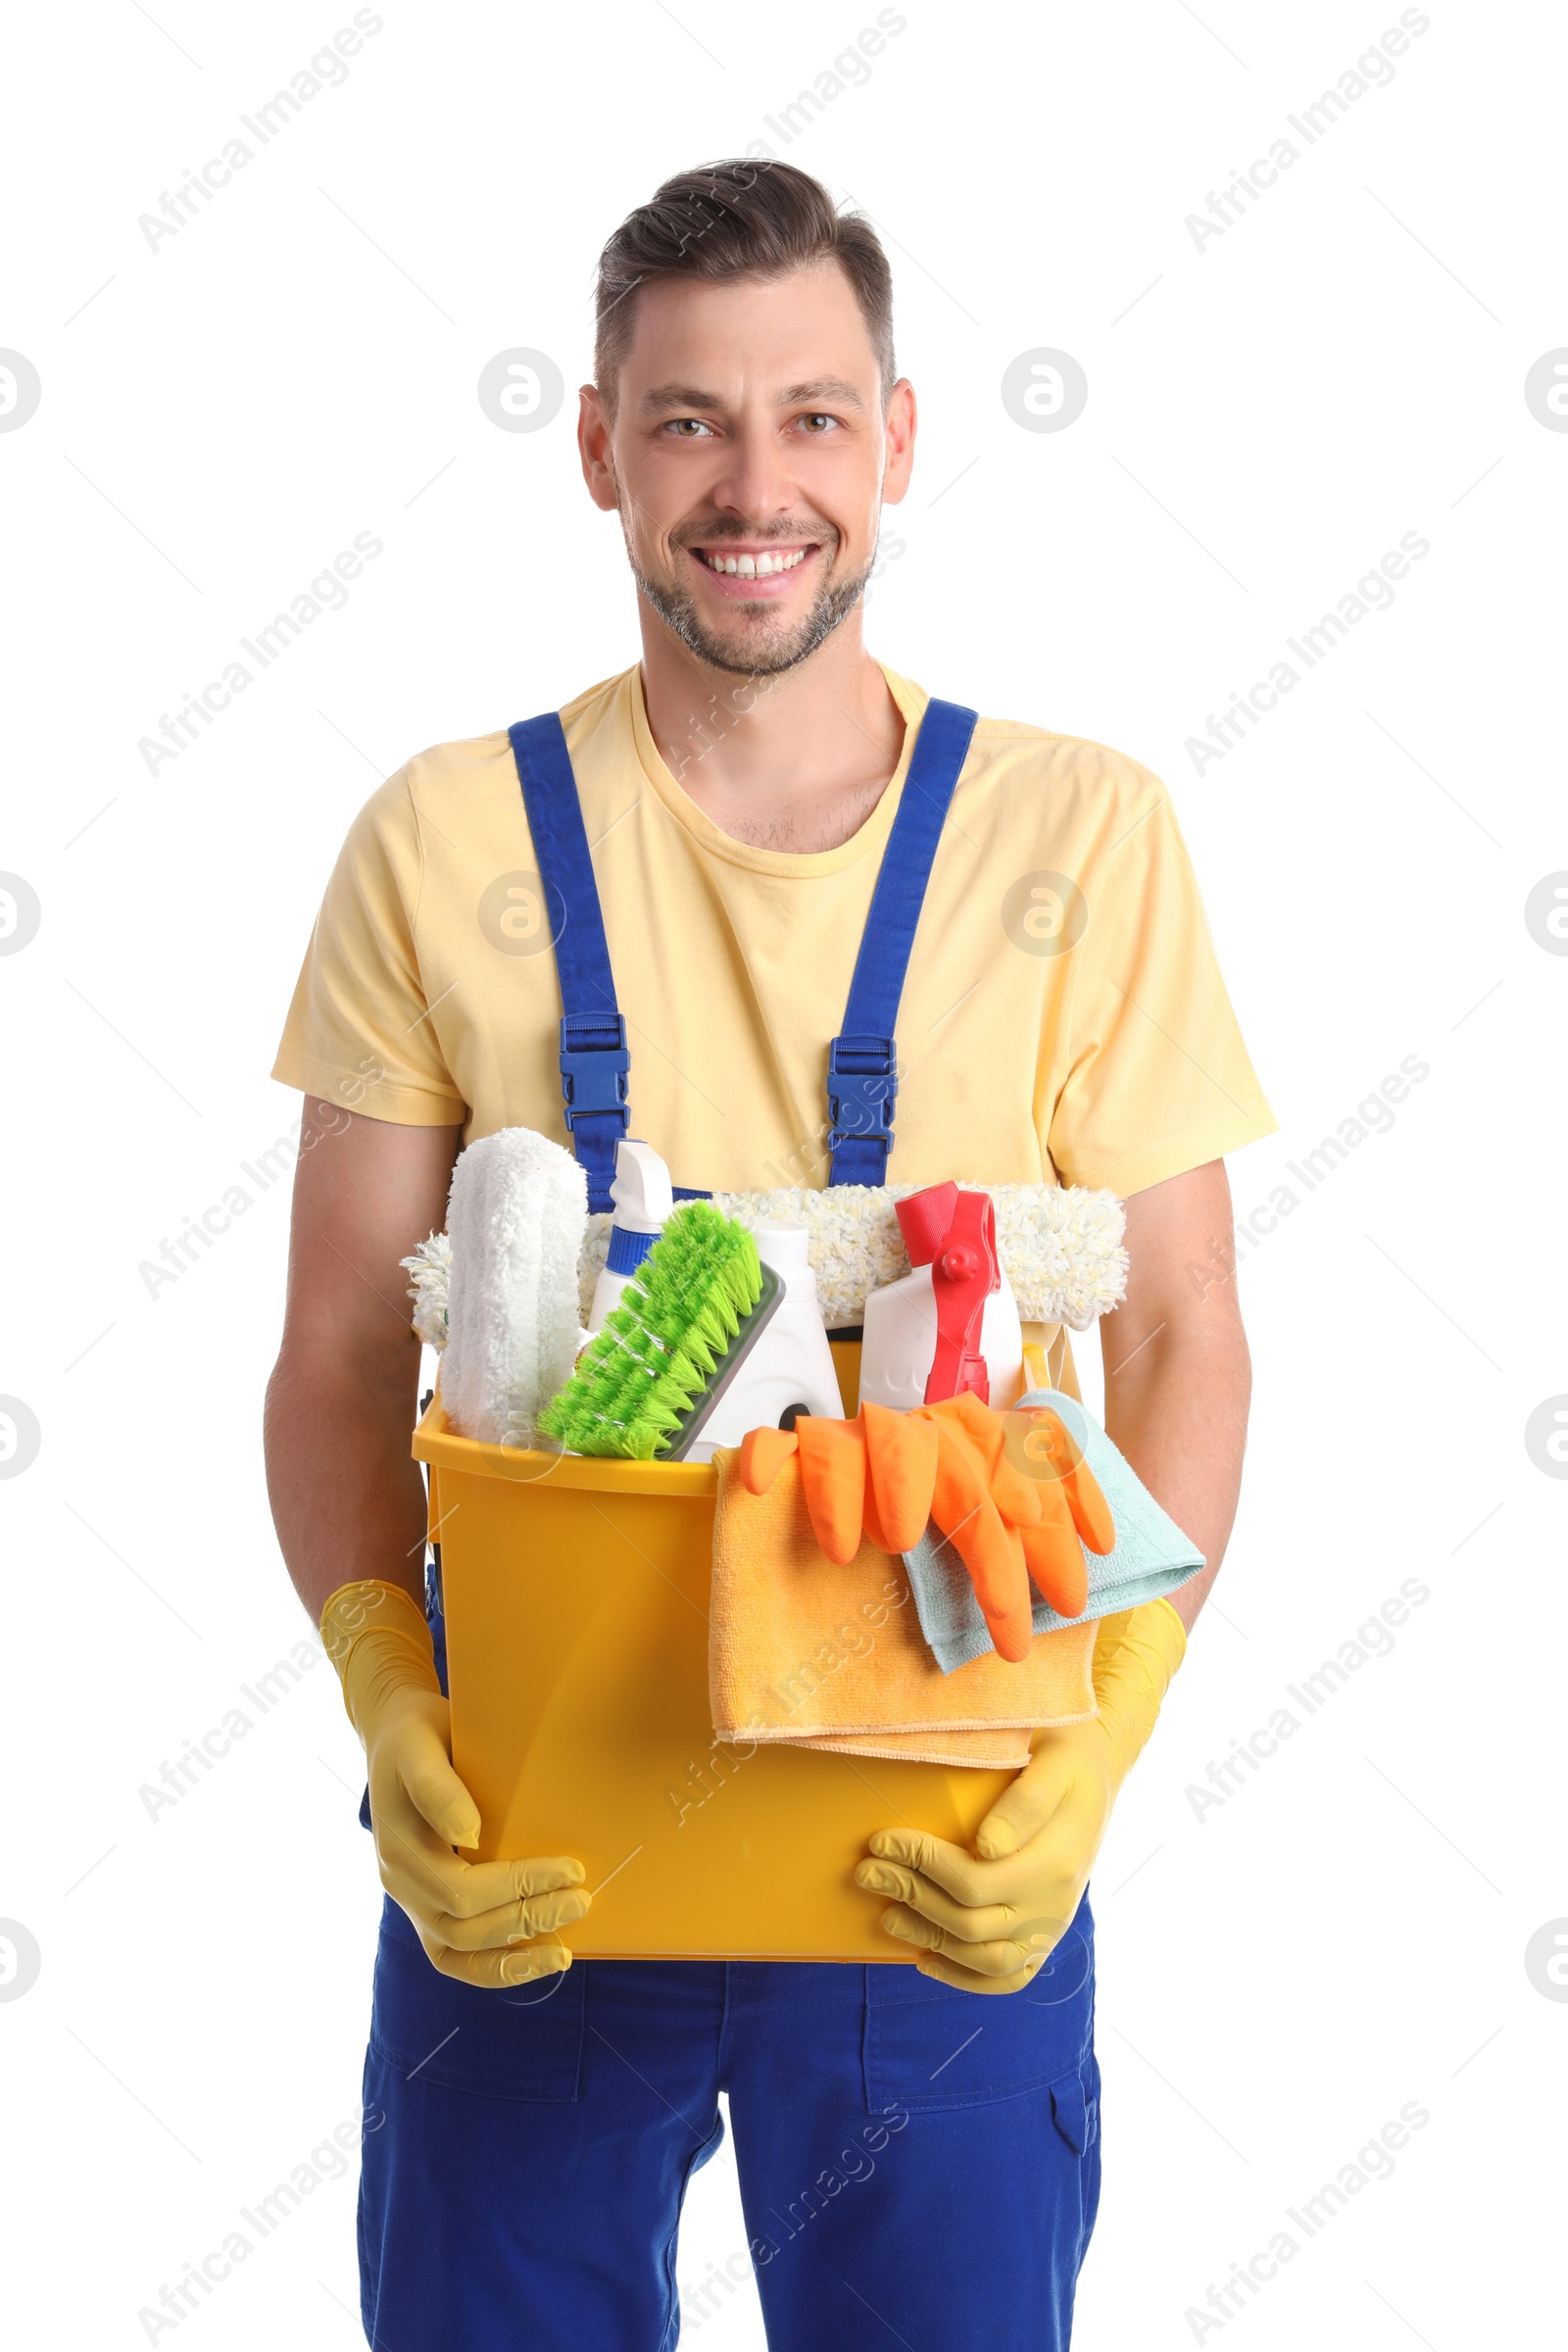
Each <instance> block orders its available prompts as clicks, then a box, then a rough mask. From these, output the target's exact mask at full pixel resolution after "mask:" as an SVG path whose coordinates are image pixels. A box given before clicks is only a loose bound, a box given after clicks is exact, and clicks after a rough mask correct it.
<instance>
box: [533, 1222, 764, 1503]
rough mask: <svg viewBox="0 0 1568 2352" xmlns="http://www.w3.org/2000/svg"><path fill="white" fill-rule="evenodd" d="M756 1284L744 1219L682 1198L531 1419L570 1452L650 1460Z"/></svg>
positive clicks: (751, 1299) (719, 1355) (726, 1342)
mask: <svg viewBox="0 0 1568 2352" xmlns="http://www.w3.org/2000/svg"><path fill="white" fill-rule="evenodd" d="M761 1291H762V1267H761V1260H760V1258H759V1256H758V1254H757V1244H756V1242H755V1241H754V1240H753V1238H752V1236H751V1235H750V1234H749V1233H748V1232H747V1230H746V1228H745V1226H744V1225H738V1224H737V1223H736V1222H735V1220H734V1218H733V1217H726V1216H724V1215H723V1214H722V1213H721V1211H720V1210H718V1209H716V1208H714V1207H713V1206H712V1205H711V1203H710V1202H709V1201H687V1202H686V1203H684V1205H683V1206H681V1207H680V1208H677V1209H676V1210H675V1211H674V1212H673V1214H672V1215H671V1216H669V1217H667V1218H666V1219H665V1222H664V1229H663V1231H662V1233H661V1235H660V1237H659V1239H658V1241H657V1242H655V1244H654V1246H653V1248H652V1249H651V1250H649V1252H648V1255H647V1256H646V1257H645V1258H644V1259H643V1262H642V1264H641V1265H640V1266H639V1267H638V1269H637V1271H636V1273H635V1274H634V1275H633V1277H632V1279H631V1281H630V1282H629V1283H628V1284H627V1285H626V1288H625V1289H624V1290H623V1291H622V1292H621V1295H620V1298H619V1299H618V1301H617V1302H616V1304H615V1306H614V1307H613V1309H612V1311H611V1313H610V1314H609V1315H608V1316H607V1318H606V1320H605V1325H604V1328H603V1330H602V1331H600V1332H597V1333H596V1334H595V1336H594V1338H593V1339H591V1340H590V1341H589V1343H588V1346H587V1347H586V1348H584V1350H583V1352H582V1354H581V1356H580V1357H579V1358H578V1361H577V1368H576V1370H575V1371H574V1372H573V1373H572V1376H571V1378H570V1379H569V1380H568V1381H567V1383H566V1385H565V1387H564V1389H563V1390H562V1391H561V1392H560V1394H559V1396H557V1397H553V1398H552V1399H551V1401H550V1403H549V1404H548V1405H547V1406H546V1407H545V1409H544V1411H543V1412H542V1413H541V1414H540V1416H539V1426H540V1428H541V1429H542V1430H544V1431H546V1432H547V1433H548V1434H549V1435H550V1436H551V1437H553V1438H556V1439H559V1441H560V1443H561V1444H562V1445H563V1446H565V1447H566V1448H567V1449H568V1451H570V1452H572V1453H596V1454H619V1455H622V1456H624V1457H625V1458H626V1459H627V1460H630V1461H635V1462H650V1461H652V1460H654V1458H655V1457H656V1455H657V1454H658V1453H659V1452H660V1451H661V1450H662V1447H663V1446H665V1445H667V1444H668V1442H669V1440H670V1439H671V1438H672V1437H673V1436H674V1434H675V1432H676V1430H677V1429H678V1428H679V1427H680V1423H681V1418H682V1416H683V1415H684V1414H685V1413H686V1412H688V1411H689V1410H690V1408H691V1406H692V1405H693V1404H694V1403H695V1402H696V1401H697V1399H698V1397H701V1395H702V1393H703V1391H704V1390H705V1389H706V1388H707V1387H708V1385H709V1383H710V1381H711V1379H712V1377H713V1374H714V1373H715V1372H716V1371H717V1369H718V1367H719V1365H720V1364H721V1363H722V1361H723V1359H724V1357H725V1355H726V1354H727V1352H728V1350H729V1347H730V1343H731V1342H732V1341H733V1339H734V1337H735V1335H736V1333H737V1332H738V1331H739V1329H740V1326H741V1323H742V1321H743V1320H744V1318H745V1317H746V1316H747V1315H749V1314H750V1313H751V1311H752V1309H753V1307H754V1306H755V1305H756V1304H757V1301H758V1299H760V1296H761Z"/></svg>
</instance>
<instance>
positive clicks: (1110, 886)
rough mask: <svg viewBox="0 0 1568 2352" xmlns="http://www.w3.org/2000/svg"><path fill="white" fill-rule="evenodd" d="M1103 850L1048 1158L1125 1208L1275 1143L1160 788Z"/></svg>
mask: <svg viewBox="0 0 1568 2352" xmlns="http://www.w3.org/2000/svg"><path fill="white" fill-rule="evenodd" d="M1146 781H1147V784H1148V785H1149V787H1151V788H1152V791H1153V793H1154V794H1155V795H1156V796H1157V797H1156V799H1155V800H1154V803H1153V806H1152V808H1151V809H1149V811H1148V813H1147V814H1146V815H1145V816H1144V817H1143V818H1142V819H1141V820H1140V821H1138V822H1135V823H1134V824H1133V825H1132V827H1131V828H1130V830H1129V831H1128V833H1127V834H1126V836H1125V837H1124V838H1123V839H1122V840H1121V841H1120V842H1119V843H1118V844H1117V845H1116V846H1115V848H1114V849H1113V850H1112V851H1111V852H1110V855H1109V857H1108V858H1107V859H1106V862H1105V865H1104V867H1103V870H1102V872H1101V875H1100V876H1099V879H1098V881H1097V882H1096V883H1095V884H1094V885H1093V886H1092V888H1091V893H1090V899H1089V909H1088V923H1087V926H1086V928H1085V930H1084V933H1083V936H1082V937H1081V939H1080V940H1079V942H1078V944H1077V946H1076V949H1075V950H1074V952H1073V956H1074V964H1075V967H1076V968H1075V970H1074V973H1073V977H1072V984H1071V994H1070V996H1069V999H1068V1005H1067V1074H1066V1077H1065V1080H1064V1081H1063V1083H1062V1085H1061V1087H1060V1090H1059V1092H1058V1094H1057V1096H1056V1100H1055V1103H1054V1107H1053V1108H1052V1110H1051V1114H1050V1126H1049V1130H1048V1134H1047V1147H1048V1149H1049V1151H1050V1154H1051V1159H1052V1162H1053V1165H1054V1167H1055V1169H1056V1171H1057V1174H1058V1175H1059V1177H1060V1178H1061V1181H1062V1182H1063V1183H1065V1184H1083V1185H1092V1186H1097V1187H1099V1186H1108V1187H1109V1189H1110V1190H1111V1191H1113V1192H1116V1193H1119V1194H1121V1195H1122V1197H1123V1198H1125V1197H1126V1196H1127V1195H1129V1194H1131V1193H1140V1192H1144V1191H1146V1190H1147V1189H1148V1187H1149V1186H1150V1185H1153V1184H1161V1183H1163V1182H1164V1180H1165V1179H1166V1178H1167V1177H1169V1176H1180V1175H1182V1174H1184V1173H1185V1172H1186V1170H1187V1169H1189V1168H1197V1167H1201V1166H1202V1165H1203V1164H1204V1163H1205V1162H1206V1161H1208V1160H1211V1159H1220V1158H1223V1156H1224V1155H1225V1153H1226V1152H1234V1151H1237V1150H1238V1149H1239V1148H1240V1147H1241V1146H1242V1145H1243V1144H1249V1143H1252V1142H1255V1141H1256V1139H1257V1138H1258V1137H1259V1136H1264V1135H1271V1134H1272V1133H1273V1132H1274V1128H1275V1120H1274V1116H1273V1113H1272V1112H1271V1111H1270V1109H1269V1106H1268V1104H1267V1103H1266V1102H1265V1101H1264V1099H1263V1094H1262V1090H1261V1088H1260V1087H1259V1085H1258V1082H1257V1078H1256V1076H1255V1074H1254V1072H1253V1069H1252V1065H1251V1062H1250V1059H1249V1057H1248V1053H1247V1048H1246V1046H1245V1045H1244V1044H1243V1042H1242V1033H1241V1030H1240V1029H1239V1028H1238V1026H1237V1021H1236V1015H1235V1013H1234V1012H1233V1011H1232V1009H1231V1002H1230V999H1229V997H1228V996H1227V995H1226V993H1225V983H1224V981H1223V980H1222V979H1221V978H1220V971H1219V964H1218V961H1217V959H1216V957H1215V954H1214V942H1213V939H1212V938H1211V936H1210V934H1209V928H1208V920H1207V917H1206V916H1205V914H1204V912H1203V905H1202V901H1201V898H1200V896H1199V892H1198V881H1197V877H1196V876H1195V874H1194V872H1193V868H1192V861H1191V859H1190V858H1189V857H1188V855H1187V845H1186V843H1185V842H1184V841H1183V840H1182V837H1181V832H1180V829H1179V828H1178V826H1177V823H1176V814H1175V811H1174V809H1172V808H1171V805H1170V801H1169V798H1168V796H1167V794H1166V792H1165V790H1164V787H1163V786H1162V785H1160V784H1158V783H1157V782H1156V781H1155V779H1154V778H1152V777H1149V778H1147V779H1146Z"/></svg>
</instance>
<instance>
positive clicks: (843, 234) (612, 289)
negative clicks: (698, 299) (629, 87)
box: [594, 156, 895, 409]
mask: <svg viewBox="0 0 1568 2352" xmlns="http://www.w3.org/2000/svg"><path fill="white" fill-rule="evenodd" d="M821 261H832V262H837V264H838V266H839V268H840V269H841V270H843V271H844V274H845V275H846V277H847V278H848V279H849V281H850V285H851V288H852V290H853V292H854V295H855V299H856V301H857V302H858V304H859V306H860V315H861V317H862V318H863V319H864V320H865V327H866V332H867V334H868V335H869V336H870V338H871V348H872V349H873V351H874V352H875V353H876V357H877V366H878V367H879V368H880V369H881V373H882V397H883V399H884V400H886V399H887V397H888V394H889V393H890V392H891V391H892V389H893V383H894V375H895V369H894V364H893V273H892V271H891V270H889V268H888V257H887V255H886V254H885V253H884V252H883V250H882V245H881V241H880V239H879V238H878V236H877V233H876V230H875V229H874V228H873V227H872V226H871V223H870V221H867V220H865V219H864V218H863V217H862V216H861V215H860V214H858V213H841V212H839V210H838V209H837V207H836V206H835V204H834V202H833V199H832V197H831V196H830V195H829V194H828V192H827V190H826V188H824V187H823V185H822V183H821V181H820V180H817V179H812V178H811V176H810V174H809V172H799V171H797V170H796V168H795V166H794V165H793V164H775V163H769V162H766V161H756V160H754V159H751V158H748V157H744V156H742V157H738V158H735V159H733V160H731V161H730V162H727V163H719V164H705V165H703V166H702V167H701V169H700V170H698V171H695V172H677V173H676V174H675V176H674V178H673V179H666V180H665V182H664V184H663V186H662V188H660V189H659V191H658V193H657V194H656V195H655V196H654V197H653V198H652V200H651V201H650V202H649V203H647V204H640V205H639V206H638V207H637V210H636V211H635V212H634V213H628V214H627V216H626V218H625V220H624V221H622V222H621V224H620V226H619V227H618V228H617V229H616V230H615V233H614V235H613V237H612V238H611V239H610V241H609V243H608V244H607V245H606V247H605V250H604V252H603V253H602V254H601V255H600V257H599V280H598V286H597V288H596V300H595V309H596V316H597V330H596V333H595V338H594V374H595V377H596V379H597V381H598V384H599V388H600V391H601V392H602V393H603V395H604V397H605V399H606V400H607V401H608V402H609V404H610V405H611V408H612V409H613V406H614V400H615V377H616V374H617V373H618V371H619V368H620V364H621V361H622V360H623V359H624V358H625V356H626V351H627V347H628V346H629V344H630V342H631V335H632V327H633V324H634V321H635V316H636V303H637V290H638V288H639V287H641V286H647V285H653V284H657V283H658V282H660V281H661V280H662V279H667V278H675V277H700V278H707V279H709V280H713V279H719V278H726V277H760V278H768V277H781V276H782V275H783V274H784V272H785V271H786V270H799V269H801V268H803V267H804V266H805V265H807V264H808V263H810V262H821Z"/></svg>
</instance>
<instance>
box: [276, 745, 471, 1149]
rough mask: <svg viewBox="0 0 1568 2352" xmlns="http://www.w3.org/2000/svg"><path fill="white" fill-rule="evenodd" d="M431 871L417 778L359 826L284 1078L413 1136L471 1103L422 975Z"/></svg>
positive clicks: (298, 1002) (282, 1064)
mask: <svg viewBox="0 0 1568 2352" xmlns="http://www.w3.org/2000/svg"><path fill="white" fill-rule="evenodd" d="M421 871H422V858H421V855H420V844H419V831H418V823H417V817H416V814H415V809H414V805H413V801H412V799H411V797H410V790H409V778H408V771H407V769H403V770H400V772H399V773H398V774H397V775H395V776H393V777H392V778H391V779H390V781H389V782H387V783H385V784H383V785H382V786H381V789H380V790H379V792H377V793H375V794H373V795H372V796H371V798H370V799H369V800H368V802H367V803H366V805H365V807H364V808H363V809H361V810H360V813H359V815H358V816H357V817H356V818H355V820H354V823H353V825H352V826H351V827H350V829H349V835H348V839H347V840H346V841H345V842H344V844H343V848H342V850H341V852H340V853H339V856H338V860H337V863H336V864H335V865H334V867H333V868H332V876H331V879H330V881H329V882H328V883H327V886H326V896H325V898H324V899H323V900H322V902H321V911H320V913H319V915H318V916H317V918H316V928H315V930H314V931H313V932H312V934H311V944H310V946H309V947H308V948H307V950H306V952H305V961H304V963H303V965H302V966H301V969H300V976H299V981H298V984H297V985H296V987H295V990H294V1001H293V1003H292V1005H290V1006H289V1012H288V1019H287V1021H286V1022H285V1024H284V1028H283V1037H282V1043H281V1044H280V1046H279V1047H278V1053H277V1059H276V1061H275V1062H274V1063H273V1064H272V1076H273V1077H274V1078H277V1079H280V1080H281V1082H282V1083H283V1085H284V1086H297V1087H299V1088H300V1089H301V1090H302V1091H303V1092H304V1093H306V1094H311V1095H318V1096H320V1097H321V1098H322V1099H323V1100H324V1101H326V1102H329V1103H344V1104H346V1105H347V1107H348V1108H349V1109H351V1110H358V1111H360V1112H362V1113H363V1114H364V1115H365V1116H366V1117H367V1118H374V1119H388V1120H391V1121H392V1122H394V1123H395V1124H397V1125H401V1126H406V1127H449V1126H450V1127H456V1126H461V1125H462V1124H463V1121H464V1118H465V1115H466V1104H465V1103H464V1101H463V1097H462V1095H461V1094H460V1093H459V1091H458V1089H457V1087H456V1086H455V1084H454V1083H453V1079H452V1074H451V1072H450V1070H448V1068H447V1066H446V1063H445V1061H444V1059H443V1057H442V1054H441V1049H440V1045H439V1043H438V1042H437V1039H436V1037H435V1034H434V1030H433V1027H432V1024H431V1022H430V1021H429V1020H428V1019H427V1018H426V1015H427V1013H428V1012H429V1009H430V1007H429V1004H428V1002H427V1000H426V997H425V993H424V988H423V985H422V983H421V980H420V975H419V959H418V954H417V948H416V945H415V915H416V913H417V907H418V896H419V882H420V876H421Z"/></svg>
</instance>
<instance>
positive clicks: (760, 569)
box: [698, 547, 810, 580]
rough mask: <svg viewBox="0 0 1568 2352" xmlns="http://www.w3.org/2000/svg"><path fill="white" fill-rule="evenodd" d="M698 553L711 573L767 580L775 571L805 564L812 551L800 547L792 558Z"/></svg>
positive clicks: (706, 550)
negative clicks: (731, 573)
mask: <svg viewBox="0 0 1568 2352" xmlns="http://www.w3.org/2000/svg"><path fill="white" fill-rule="evenodd" d="M698 552H699V554H700V555H701V556H702V559H703V562H704V563H705V564H707V565H708V568H709V570H710V571H732V572H733V573H734V574H735V576H736V578H737V579H740V580H765V579H769V578H771V576H772V574H773V573H774V572H775V571H793V570H794V569H795V566H796V564H802V563H804V562H805V560H806V558H807V556H808V555H809V553H810V550H809V548H805V547H798V548H797V549H796V550H795V553H794V554H793V555H791V556H768V555H761V556H721V555H719V554H718V553H717V552H716V550H715V551H713V552H710V551H709V550H708V549H707V548H702V549H699V551H698Z"/></svg>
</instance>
